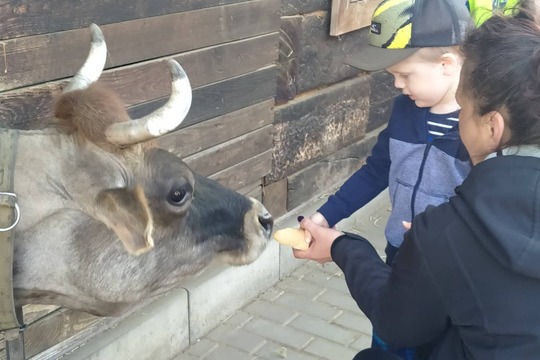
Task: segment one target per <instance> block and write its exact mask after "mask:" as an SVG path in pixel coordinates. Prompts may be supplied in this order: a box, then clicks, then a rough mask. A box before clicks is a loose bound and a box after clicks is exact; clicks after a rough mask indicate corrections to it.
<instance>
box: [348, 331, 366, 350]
mask: <svg viewBox="0 0 540 360" xmlns="http://www.w3.org/2000/svg"><path fill="white" fill-rule="evenodd" d="M350 347H351V348H353V349H355V350H358V351H360V350H364V349H367V348H369V347H371V336H368V335H366V334H361V335H360V337H359V338H358V339H356V340H355V341H354V342H353V343H352V344H351V346H350Z"/></svg>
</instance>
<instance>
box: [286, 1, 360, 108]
mask: <svg viewBox="0 0 540 360" xmlns="http://www.w3.org/2000/svg"><path fill="white" fill-rule="evenodd" d="M329 23H330V14H329V13H327V12H322V11H321V12H317V13H311V14H307V15H304V16H294V17H287V18H283V19H282V32H281V45H280V46H281V51H282V53H280V70H281V71H282V72H283V73H282V74H281V78H282V79H283V80H282V81H281V82H280V87H279V90H278V102H283V100H290V99H293V98H294V97H295V96H296V94H301V93H304V92H307V91H309V90H313V89H319V88H321V87H326V86H328V85H329V84H335V83H338V82H340V81H343V80H345V79H350V78H351V77H354V76H355V75H358V74H360V73H362V71H360V70H358V69H355V68H353V67H352V66H348V65H347V64H346V60H347V58H348V57H349V56H351V53H354V52H356V51H358V48H359V47H360V46H362V45H364V44H365V43H366V41H367V33H368V32H367V31H365V30H361V31H357V32H355V33H354V34H352V33H351V34H347V35H344V36H342V37H340V38H337V37H330V36H328V35H327V31H328V27H329V26H330V24H329ZM366 30H367V29H366Z"/></svg>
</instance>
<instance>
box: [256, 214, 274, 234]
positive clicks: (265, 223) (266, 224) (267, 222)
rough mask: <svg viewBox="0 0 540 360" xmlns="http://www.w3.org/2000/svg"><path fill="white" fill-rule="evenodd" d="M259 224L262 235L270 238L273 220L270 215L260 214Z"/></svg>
mask: <svg viewBox="0 0 540 360" xmlns="http://www.w3.org/2000/svg"><path fill="white" fill-rule="evenodd" d="M259 224H261V226H262V227H263V229H264V233H265V234H266V236H267V237H270V235H272V230H273V228H274V218H273V217H272V215H270V214H269V213H267V212H264V213H262V214H260V215H259Z"/></svg>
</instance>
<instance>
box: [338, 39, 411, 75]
mask: <svg viewBox="0 0 540 360" xmlns="http://www.w3.org/2000/svg"><path fill="white" fill-rule="evenodd" d="M418 50H420V48H405V49H384V48H380V47H376V46H371V45H368V46H366V47H364V48H362V50H361V51H360V52H359V53H356V54H354V55H352V56H350V57H348V58H347V59H346V60H345V63H346V64H347V65H351V66H353V67H355V68H357V69H360V70H364V71H375V70H383V69H386V68H389V67H390V66H393V65H395V64H397V63H399V62H400V61H403V60H405V59H406V58H408V57H409V56H411V55H412V54H414V53H415V52H417V51H418Z"/></svg>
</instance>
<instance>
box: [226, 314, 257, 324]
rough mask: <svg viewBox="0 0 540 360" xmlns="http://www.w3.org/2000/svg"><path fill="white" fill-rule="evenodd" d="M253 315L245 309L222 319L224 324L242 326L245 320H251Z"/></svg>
mask: <svg viewBox="0 0 540 360" xmlns="http://www.w3.org/2000/svg"><path fill="white" fill-rule="evenodd" d="M252 318H253V315H251V314H250V313H247V312H245V311H242V310H240V311H238V312H237V313H235V314H234V315H233V316H231V317H230V318H228V319H227V320H225V321H224V324H227V325H229V326H234V327H242V326H243V325H244V324H245V323H246V322H248V321H249V320H251V319H252Z"/></svg>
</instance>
